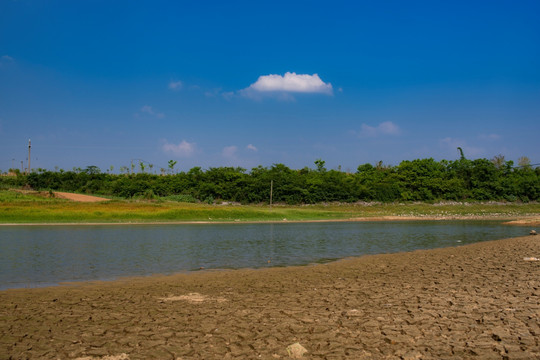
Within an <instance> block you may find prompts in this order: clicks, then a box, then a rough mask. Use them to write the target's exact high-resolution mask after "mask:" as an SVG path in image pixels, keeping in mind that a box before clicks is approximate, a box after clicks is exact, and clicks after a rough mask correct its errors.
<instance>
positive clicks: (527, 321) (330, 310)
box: [0, 236, 540, 359]
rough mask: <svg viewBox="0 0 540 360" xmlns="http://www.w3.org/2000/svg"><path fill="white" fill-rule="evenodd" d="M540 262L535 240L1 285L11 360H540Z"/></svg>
mask: <svg viewBox="0 0 540 360" xmlns="http://www.w3.org/2000/svg"><path fill="white" fill-rule="evenodd" d="M525 258H529V259H527V260H525ZM537 258H540V236H527V237H521V238H516V239H508V240H500V241H493V242H484V243H479V244H474V245H468V246H462V247H456V248H446V249H436V250H427V251H416V252H411V253H400V254H386V255H374V256H365V257H361V258H354V259H347V260H342V261H338V262H334V263H330V264H324V265H315V266H304V267H288V268H272V269H265V270H236V271H203V272H198V273H194V274H179V275H173V276H155V277H146V278H136V279H123V280H118V281H113V282H96V283H83V284H75V285H66V286H59V287H52V288H41V289H20V290H7V291H1V292H0V359H8V358H14V359H22V358H39V359H42V358H43V359H56V358H61V359H68V358H79V359H232V358H238V359H259V358H260V359H274V358H275V359H279V358H282V359H286V358H289V357H290V356H293V353H292V352H290V350H291V349H292V348H294V347H297V346H298V345H295V346H292V347H289V346H290V345H293V344H296V343H299V345H301V346H302V347H304V348H305V349H307V351H308V352H307V353H306V354H304V355H303V358H308V359H309V358H311V359H343V358H349V359H464V358H465V359H469V358H473V359H475V358H478V359H540V261H536V260H535V259H537ZM288 347H289V352H288V351H287V348H288ZM289 354H291V355H289Z"/></svg>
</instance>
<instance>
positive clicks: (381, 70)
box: [0, 0, 540, 171]
mask: <svg viewBox="0 0 540 360" xmlns="http://www.w3.org/2000/svg"><path fill="white" fill-rule="evenodd" d="M539 39H540V2H539V1H537V0H534V1H451V2H450V1H358V2H352V1H332V2H319V1H298V2H292V1H272V2H256V1H228V2H224V1H204V2H203V1H201V2H193V1H178V2H172V1H159V0H156V1H54V0H43V1H37V0H35V1H33V0H19V1H10V0H3V1H0V170H2V171H6V170H7V169H8V168H9V167H11V166H12V164H15V166H18V167H20V162H21V161H24V163H25V164H26V161H27V142H28V139H29V138H30V139H32V159H31V160H32V167H42V168H48V169H54V168H55V167H56V166H58V167H59V168H63V169H68V170H69V169H72V168H73V167H82V168H84V167H86V166H88V165H97V166H99V167H100V168H102V170H104V169H108V168H110V166H111V165H112V166H114V169H115V170H114V171H118V169H119V168H120V166H125V165H129V164H130V162H131V160H132V159H143V160H144V161H146V162H148V163H152V164H153V165H154V170H158V169H159V168H161V167H167V161H168V160H170V159H174V160H176V161H178V165H177V167H179V169H180V170H188V169H190V168H191V167H194V166H201V167H203V168H208V167H212V166H241V167H244V168H247V169H251V168H252V167H255V166H257V165H263V166H270V165H272V164H274V163H284V164H286V165H287V166H289V167H292V168H302V167H304V166H309V167H314V165H313V162H314V161H315V160H316V159H318V158H321V159H323V160H325V161H326V164H327V167H329V168H337V167H338V166H341V168H342V169H343V170H352V171H354V170H355V169H356V167H357V166H358V165H360V164H364V163H375V162H378V161H380V160H382V161H383V162H384V163H387V164H391V165H397V164H399V162H400V161H402V160H412V159H417V158H428V157H433V158H435V159H437V160H440V159H456V158H458V157H459V154H458V152H457V150H456V148H457V147H458V146H460V147H462V148H463V149H464V151H465V155H466V156H467V157H468V158H492V157H493V156H495V155H498V154H503V155H505V157H506V159H508V160H517V159H518V158H519V157H521V156H528V157H529V158H530V159H531V161H532V162H533V163H538V162H540V145H539V135H540V40H539Z"/></svg>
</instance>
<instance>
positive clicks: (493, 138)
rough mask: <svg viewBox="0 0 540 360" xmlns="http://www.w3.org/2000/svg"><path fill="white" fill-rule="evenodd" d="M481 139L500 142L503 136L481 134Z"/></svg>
mask: <svg viewBox="0 0 540 360" xmlns="http://www.w3.org/2000/svg"><path fill="white" fill-rule="evenodd" d="M479 138H480V139H482V140H490V141H495V140H499V139H500V138H501V135H498V134H480V136H479Z"/></svg>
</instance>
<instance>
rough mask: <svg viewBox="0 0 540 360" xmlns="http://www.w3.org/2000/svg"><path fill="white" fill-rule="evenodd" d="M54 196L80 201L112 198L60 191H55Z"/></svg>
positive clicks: (98, 200) (97, 200)
mask: <svg viewBox="0 0 540 360" xmlns="http://www.w3.org/2000/svg"><path fill="white" fill-rule="evenodd" d="M54 196H55V197H57V198H59V199H67V200H73V201H78V202H100V201H109V200H110V199H106V198H102V197H97V196H90V195H81V194H73V193H66V192H58V191H55V192H54Z"/></svg>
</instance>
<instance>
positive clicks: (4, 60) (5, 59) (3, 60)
mask: <svg viewBox="0 0 540 360" xmlns="http://www.w3.org/2000/svg"><path fill="white" fill-rule="evenodd" d="M14 62H15V59H13V58H12V57H11V56H9V55H3V56H1V57H0V67H2V66H4V65H6V66H7V65H8V64H12V63H14Z"/></svg>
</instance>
